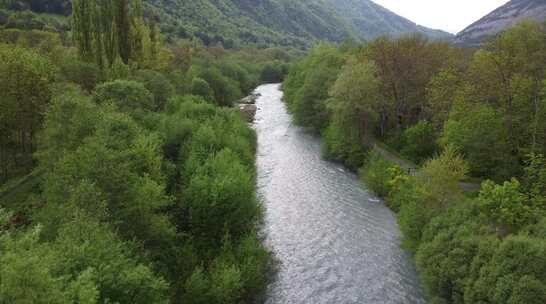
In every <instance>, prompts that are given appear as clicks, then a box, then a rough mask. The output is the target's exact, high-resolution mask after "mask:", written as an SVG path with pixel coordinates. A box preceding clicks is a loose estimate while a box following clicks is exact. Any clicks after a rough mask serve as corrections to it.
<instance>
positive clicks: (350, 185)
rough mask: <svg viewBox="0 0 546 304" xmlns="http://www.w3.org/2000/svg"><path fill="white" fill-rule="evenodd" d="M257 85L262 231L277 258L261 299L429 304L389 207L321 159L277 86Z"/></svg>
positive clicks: (354, 178)
mask: <svg viewBox="0 0 546 304" xmlns="http://www.w3.org/2000/svg"><path fill="white" fill-rule="evenodd" d="M258 91H259V92H260V93H261V94H262V96H261V97H260V98H258V101H257V106H258V108H259V110H258V112H257V114H256V121H255V124H254V127H255V129H256V132H257V135H258V153H257V155H258V156H257V162H256V163H257V168H258V193H259V197H260V199H261V201H262V202H263V204H264V207H265V218H264V227H263V231H262V234H263V235H264V236H265V241H264V244H265V245H266V247H267V248H268V249H269V250H271V252H272V253H273V254H274V256H275V257H276V258H277V259H278V261H279V265H278V272H277V274H276V276H275V278H274V280H273V281H272V283H271V284H270V285H269V287H268V291H267V300H266V303H268V304H277V303H319V304H320V303H377V304H380V303H381V304H384V303H391V304H394V303H402V302H403V303H426V301H425V298H424V296H423V291H422V288H421V287H420V281H419V278H418V276H417V273H416V271H415V268H414V266H413V263H412V261H411V256H410V255H409V254H407V253H406V252H404V251H403V250H401V249H400V237H401V235H400V233H399V229H398V226H397V224H396V218H395V216H394V215H393V213H392V212H391V211H390V210H389V209H388V208H387V207H386V206H385V205H384V204H382V203H381V201H380V200H379V199H378V198H377V197H376V196H374V195H373V194H372V193H371V191H368V190H366V189H365V188H363V187H362V186H361V184H360V181H359V179H358V177H357V176H356V175H355V174H353V173H352V172H351V171H350V170H347V169H345V168H344V167H343V166H341V165H340V164H336V163H333V162H329V161H326V160H324V159H323V158H322V156H321V140H320V139H319V138H317V137H316V136H314V135H312V134H311V133H309V132H308V131H307V130H306V129H304V128H301V127H299V126H297V125H294V124H293V123H292V117H291V115H290V114H289V113H288V111H287V108H286V106H285V104H284V103H283V102H282V101H281V99H282V92H281V91H280V90H279V85H265V86H260V87H259V89H258Z"/></svg>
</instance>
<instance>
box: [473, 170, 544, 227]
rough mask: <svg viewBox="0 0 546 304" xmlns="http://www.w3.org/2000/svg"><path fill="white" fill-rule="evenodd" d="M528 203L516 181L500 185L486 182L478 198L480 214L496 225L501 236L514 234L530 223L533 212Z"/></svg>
mask: <svg viewBox="0 0 546 304" xmlns="http://www.w3.org/2000/svg"><path fill="white" fill-rule="evenodd" d="M528 203H529V202H528V201H527V199H526V197H525V196H524V194H523V193H522V192H521V191H520V183H519V182H518V181H517V180H516V179H512V180H511V181H509V182H504V184H502V185H496V184H495V183H494V182H492V181H486V182H484V183H483V184H482V190H481V192H480V196H479V198H478V205H479V207H480V210H481V212H482V214H483V215H484V216H485V217H486V219H488V220H489V221H491V222H492V223H493V224H494V225H496V227H497V229H498V230H499V231H498V232H499V233H500V234H501V235H505V234H507V233H513V232H516V231H518V229H520V228H521V227H523V226H524V225H527V224H529V223H530V222H531V220H532V219H533V218H534V213H535V212H534V210H533V208H532V206H530V205H529V204H528Z"/></svg>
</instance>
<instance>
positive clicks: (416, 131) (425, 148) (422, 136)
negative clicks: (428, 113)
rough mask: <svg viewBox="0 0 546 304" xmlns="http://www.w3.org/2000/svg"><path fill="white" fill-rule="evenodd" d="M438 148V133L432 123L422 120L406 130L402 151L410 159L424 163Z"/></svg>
mask: <svg viewBox="0 0 546 304" xmlns="http://www.w3.org/2000/svg"><path fill="white" fill-rule="evenodd" d="M437 150H438V147H437V145H436V134H435V132H434V128H433V127H432V125H431V124H430V123H428V122H426V121H420V122H419V123H417V124H415V125H413V126H411V127H409V128H408V129H406V130H405V131H404V144H403V148H402V149H401V153H402V155H404V156H405V157H407V158H408V159H410V160H412V161H414V162H416V163H422V162H424V161H425V160H426V159H427V158H430V157H432V156H433V155H434V153H436V151H437Z"/></svg>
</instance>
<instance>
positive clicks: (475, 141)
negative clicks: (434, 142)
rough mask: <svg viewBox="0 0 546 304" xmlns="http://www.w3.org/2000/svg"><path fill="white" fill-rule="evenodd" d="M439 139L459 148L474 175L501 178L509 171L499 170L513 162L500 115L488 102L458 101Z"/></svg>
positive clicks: (507, 168)
mask: <svg viewBox="0 0 546 304" xmlns="http://www.w3.org/2000/svg"><path fill="white" fill-rule="evenodd" d="M442 142H443V143H444V144H448V145H453V146H454V147H456V148H457V149H458V150H459V151H461V153H463V154H464V155H465V158H466V159H467V161H468V164H469V166H470V170H471V172H472V173H473V174H474V175H476V176H491V177H495V178H499V179H501V178H503V177H506V176H507V175H508V174H510V171H508V172H503V171H501V170H502V168H503V167H504V168H506V169H505V170H510V169H511V166H512V163H511V162H512V160H511V159H510V155H509V145H508V143H507V141H506V136H505V134H503V122H502V118H501V116H500V115H499V114H498V113H497V112H496V111H495V110H494V109H493V108H492V107H490V106H487V105H482V104H475V105H463V104H457V105H456V106H455V108H454V109H453V111H452V112H451V114H450V118H449V120H448V121H447V122H446V125H445V129H444V136H443V138H442Z"/></svg>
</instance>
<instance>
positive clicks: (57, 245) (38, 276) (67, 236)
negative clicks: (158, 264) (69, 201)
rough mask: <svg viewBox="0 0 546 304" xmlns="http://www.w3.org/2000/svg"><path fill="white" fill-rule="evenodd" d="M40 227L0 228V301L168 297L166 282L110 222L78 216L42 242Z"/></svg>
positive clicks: (145, 300)
mask: <svg viewBox="0 0 546 304" xmlns="http://www.w3.org/2000/svg"><path fill="white" fill-rule="evenodd" d="M3 216H4V218H5V219H3V220H2V225H3V226H4V225H5V224H6V221H5V220H6V219H7V217H5V215H4V214H3ZM40 231H41V228H40V226H37V227H35V228H33V229H30V230H29V231H18V230H16V229H9V230H4V231H2V232H0V248H1V249H2V250H1V251H0V261H1V262H2V266H3V267H2V271H1V274H2V280H0V300H1V301H2V302H6V303H9V302H12V303H15V302H16V303H52V302H55V303H74V302H77V303H104V302H118V303H128V302H131V303H166V299H167V297H166V296H167V295H166V291H167V284H166V282H165V281H164V280H163V279H162V278H160V277H157V276H156V275H154V274H153V272H152V270H151V269H150V268H149V267H148V266H146V265H144V264H142V263H140V262H138V261H137V260H136V259H134V258H133V257H132V255H133V253H132V252H133V247H132V246H131V245H130V244H129V243H124V242H122V241H120V240H119V239H118V238H117V236H115V234H114V233H112V232H111V231H110V230H109V229H108V227H107V226H103V225H100V224H98V223H96V222H94V221H92V220H89V219H86V218H78V219H77V220H75V221H72V222H70V223H67V224H66V225H65V226H64V227H63V228H62V230H61V231H60V233H59V237H58V238H57V239H56V240H55V241H54V242H52V243H43V242H41V241H40Z"/></svg>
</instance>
